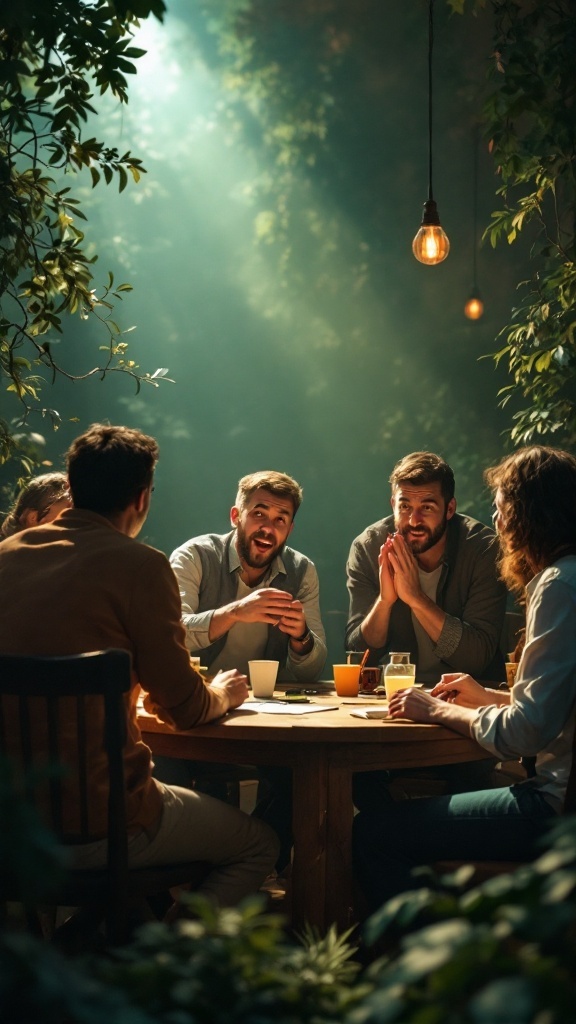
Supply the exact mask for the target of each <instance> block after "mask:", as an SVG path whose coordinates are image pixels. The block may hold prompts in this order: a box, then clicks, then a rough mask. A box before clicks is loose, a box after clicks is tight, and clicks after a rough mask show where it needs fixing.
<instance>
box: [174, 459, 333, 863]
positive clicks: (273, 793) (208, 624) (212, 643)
mask: <svg viewBox="0 0 576 1024" xmlns="http://www.w3.org/2000/svg"><path fill="white" fill-rule="evenodd" d="M301 502H302V488H301V487H300V485H299V484H298V483H297V482H296V480H294V479H293V478H292V477H290V476H288V475H287V474H286V473H279V472H276V471H275V470H263V471H260V472H256V473H250V474H249V475H248V476H244V477H242V479H241V480H240V481H239V483H238V491H237V494H236V501H235V503H234V505H233V506H232V509H231V511H230V522H231V525H232V530H231V531H230V532H229V533H226V534H216V533H209V534H204V535H202V536H198V537H193V538H192V539H191V540H189V541H187V542H186V543H185V544H182V545H181V547H179V548H177V549H176V550H175V551H174V552H173V553H172V555H171V558H170V562H171V564H172V568H173V569H174V572H175V574H176V578H177V580H178V584H179V587H180V596H181V599H182V617H183V622H184V626H185V628H186V641H187V644H188V648H189V650H190V652H191V653H192V654H194V655H200V657H201V659H202V662H203V663H204V664H205V665H206V666H207V667H208V669H209V671H210V673H213V672H215V671H216V670H217V669H231V668H237V669H239V670H240V671H241V672H247V671H248V662H249V661H250V660H251V659H258V658H266V659H272V660H274V661H278V662H279V674H278V677H279V679H280V680H282V679H284V680H298V681H301V682H313V681H314V680H317V679H318V678H319V676H320V673H321V672H322V669H323V668H324V662H325V660H326V639H325V633H324V627H323V625H322V619H321V616H320V596H319V583H318V574H317V572H316V568H315V566H314V563H313V562H312V561H310V559H309V558H307V557H306V555H303V554H301V553H300V552H299V551H296V550H295V549H294V548H291V547H288V546H287V544H286V542H287V540H288V538H289V537H290V535H291V533H292V530H293V529H294V519H295V516H296V513H297V511H298V509H299V507H300V504H301ZM210 770H211V773H213V769H212V768H211V769H210ZM202 772H203V769H202V766H201V765H197V764H190V763H188V764H185V763H183V762H175V761H171V759H169V758H162V759H161V760H160V759H157V764H156V775H157V777H158V778H163V779H166V780H168V781H169V780H171V779H179V780H180V781H181V782H182V783H184V784H186V783H188V784H190V777H191V773H192V774H194V773H196V775H197V779H196V785H198V786H199V787H202V786H203V785H204V782H203V780H202ZM254 775H257V776H258V777H259V779H260V780H261V785H260V786H259V790H258V802H257V806H256V809H255V811H254V813H255V815H256V816H257V817H260V818H262V819H263V820H264V821H267V822H268V823H269V824H270V825H271V826H272V827H273V828H274V829H275V831H276V832H277V834H278V835H279V836H280V839H281V848H280V854H279V857H278V862H277V867H278V870H279V871H280V870H282V869H283V868H285V867H286V865H287V864H288V862H289V859H290V850H291V845H292V836H291V824H292V810H291V770H290V769H288V768H272V767H261V768H260V769H259V770H258V771H256V770H254Z"/></svg>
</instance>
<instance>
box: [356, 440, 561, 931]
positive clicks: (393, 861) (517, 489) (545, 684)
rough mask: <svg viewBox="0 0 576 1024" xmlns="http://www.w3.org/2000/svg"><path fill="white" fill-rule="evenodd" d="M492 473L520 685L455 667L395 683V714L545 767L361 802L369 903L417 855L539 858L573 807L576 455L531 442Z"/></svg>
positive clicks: (401, 876)
mask: <svg viewBox="0 0 576 1024" xmlns="http://www.w3.org/2000/svg"><path fill="white" fill-rule="evenodd" d="M486 479H487V481H488V484H489V485H490V487H491V488H492V491H493V493H494V500H495V506H496V517H495V523H496V529H497V531H498V537H499V541H500V546H501V563H500V572H501V574H502V578H503V579H504V580H505V581H506V583H508V584H509V586H510V587H511V589H513V590H514V591H515V592H516V593H517V594H519V595H522V594H523V595H524V596H525V599H526V605H527V619H526V642H525V645H524V650H523V652H522V655H521V658H520V663H519V665H518V672H517V675H516V680H515V682H514V685H513V687H512V690H511V691H510V692H503V691H501V690H486V689H484V688H483V687H482V686H480V685H479V684H478V682H477V681H476V680H474V679H473V678H472V677H471V676H470V675H468V674H464V673H459V672H451V673H446V674H444V675H443V677H442V680H441V682H440V683H439V684H438V685H437V686H435V687H434V689H433V690H432V692H431V693H427V692H425V691H423V690H420V689H418V688H415V687H412V692H411V691H410V690H409V689H406V690H401V691H399V692H398V693H396V694H394V695H393V696H392V697H391V699H390V715H391V717H392V718H407V719H411V720H412V721H414V722H431V723H436V724H438V725H442V726H445V727H448V728H450V729H453V730H455V732H457V733H461V734H462V735H463V736H472V738H473V739H474V740H476V742H477V743H479V744H480V745H481V746H482V747H484V748H485V749H486V751H487V752H489V753H491V754H493V755H494V756H495V757H498V758H499V759H506V758H519V757H530V756H535V757H536V764H535V772H534V775H533V777H532V778H527V779H524V780H523V781H522V782H518V783H516V784H515V785H513V786H511V787H506V786H503V787H500V788H495V789H487V790H481V791H478V792H471V793H459V794H456V795H451V796H438V797H432V798H429V799H422V800H410V801H398V802H397V803H389V804H388V805H387V806H381V807H380V808H378V809H376V808H372V809H370V810H369V811H361V812H360V814H358V815H357V817H356V819H355V821H354V859H355V866H356V872H357V875H358V878H359V880H360V884H361V887H362V890H363V892H364V895H365V898H366V901H367V904H368V909H369V910H370V911H373V910H375V909H376V908H377V907H378V906H380V905H381V904H382V903H383V902H384V901H385V900H387V899H389V898H390V897H392V896H395V895H396V894H398V893H400V892H404V891H406V890H407V889H414V888H417V887H418V885H419V882H418V880H417V879H416V878H414V877H412V874H411V871H412V868H413V867H414V866H416V865H418V864H431V863H434V861H439V860H447V859H449V860H456V861H465V862H466V861H470V860H471V861H482V860H499V861H502V860H505V861H506V860H510V861H529V860H532V859H533V857H534V856H536V854H537V852H538V842H539V839H540V838H541V836H542V835H543V834H544V833H545V832H546V831H547V830H548V829H549V827H550V825H551V824H552V823H553V822H554V820H555V819H556V818H557V815H558V814H559V813H561V812H562V811H563V810H565V809H566V810H570V811H573V810H574V799H575V787H574V781H575V779H574V767H573V761H574V752H575V748H574V729H575V726H576V722H575V716H576V633H575V630H574V622H575V620H576V517H575V515H574V509H575V508H576V459H575V458H574V456H573V455H571V454H570V453H569V452H564V451H560V450H556V449H554V448H546V447H540V446H536V445H535V446H534V447H528V448H521V449H519V450H518V451H516V452H514V453H513V454H512V455H509V456H507V457H506V458H504V459H503V460H502V462H501V463H500V464H499V465H497V466H495V467H493V468H492V469H489V470H487V472H486ZM420 884H428V882H422V881H421V882H420Z"/></svg>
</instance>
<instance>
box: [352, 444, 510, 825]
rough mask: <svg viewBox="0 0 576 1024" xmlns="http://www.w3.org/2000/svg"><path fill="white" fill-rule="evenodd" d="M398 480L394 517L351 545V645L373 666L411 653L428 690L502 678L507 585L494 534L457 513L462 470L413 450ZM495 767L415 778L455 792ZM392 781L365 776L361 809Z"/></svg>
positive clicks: (483, 779) (486, 779) (357, 787)
mask: <svg viewBox="0 0 576 1024" xmlns="http://www.w3.org/2000/svg"><path fill="white" fill-rule="evenodd" d="M390 484H391V487H392V496H391V499H390V502H391V505H392V509H393V514H392V515H391V516H388V517H387V518H386V519H381V520H380V521H379V522H377V523H374V524H373V525H372V526H369V527H367V529H366V530H364V532H363V533H362V534H360V536H359V537H357V538H356V539H355V540H354V542H353V543H352V546H351V549H350V555H349V558H348V563H347V566H346V571H347V577H348V590H349V595H350V612H349V617H348V625H347V630H346V646H347V648H348V649H349V650H364V649H365V648H370V651H371V660H372V661H373V662H374V663H377V662H378V661H385V660H386V658H387V654H388V652H389V651H409V652H410V653H411V655H412V658H413V660H415V662H416V679H417V681H418V682H421V683H424V684H425V685H426V686H431V685H433V684H435V683H437V682H438V680H439V678H440V676H441V675H442V673H443V672H450V671H455V670H457V671H461V672H470V673H474V674H475V675H476V677H477V678H478V679H479V680H481V681H491V682H498V681H500V680H504V679H505V670H504V661H503V658H502V654H501V653H500V651H499V647H498V644H499V640H500V634H501V632H502V626H503V622H504V614H505V607H506V588H505V586H504V584H503V583H502V581H501V580H500V579H499V578H498V573H497V570H496V557H497V551H498V545H497V543H496V540H495V535H494V532H493V531H492V530H490V529H489V528H488V527H486V526H484V525H483V524H482V523H479V522H477V521H476V520H475V519H471V518H469V517H468V516H463V515H460V514H459V513H457V512H456V498H455V497H454V491H455V485H454V473H453V472H452V469H451V468H450V466H449V465H448V464H447V463H446V462H445V461H444V459H442V458H440V456H439V455H435V454H433V453H432V452H412V454H410V455H406V456H405V457H404V458H403V459H401V460H400V461H399V462H398V463H397V464H396V466H395V467H394V469H393V471H392V474H391V476H390ZM493 764H494V761H493V760H492V759H490V760H488V759H487V760H486V761H485V762H482V761H480V762H470V763H469V764H468V765H466V766H465V767H464V766H462V765H457V766H453V765H447V766H444V767H442V768H441V770H439V769H438V768H436V769H433V770H428V769H422V770H421V771H420V772H419V773H417V772H411V774H418V775H419V776H420V777H424V776H427V777H433V778H435V779H437V778H440V779H442V780H443V781H444V783H446V784H447V785H448V787H449V789H450V791H452V792H457V791H458V790H465V789H467V788H468V789H469V788H471V787H472V788H477V787H479V786H481V785H490V784H491V772H492V767H493ZM404 774H405V773H404ZM388 778H390V776H389V775H388ZM385 782H386V776H382V775H381V774H380V773H371V772H370V773H361V775H360V776H357V777H356V778H355V784H354V795H355V803H356V805H357V806H360V805H362V806H363V805H365V804H366V802H367V800H369V799H370V800H372V799H375V800H378V799H381V798H386V797H387V793H386V792H385V787H384V784H385Z"/></svg>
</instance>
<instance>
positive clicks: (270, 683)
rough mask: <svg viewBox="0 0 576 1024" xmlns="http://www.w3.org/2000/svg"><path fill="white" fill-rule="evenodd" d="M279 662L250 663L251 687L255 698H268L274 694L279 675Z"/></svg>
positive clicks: (262, 661)
mask: <svg viewBox="0 0 576 1024" xmlns="http://www.w3.org/2000/svg"><path fill="white" fill-rule="evenodd" d="M279 664H280V663H279V662H278V661H266V660H261V661H249V662H248V670H249V672H250V685H251V687H252V693H253V695H254V696H255V697H259V698H268V697H271V696H272V694H273V693H274V687H275V685H276V676H277V675H278V665H279Z"/></svg>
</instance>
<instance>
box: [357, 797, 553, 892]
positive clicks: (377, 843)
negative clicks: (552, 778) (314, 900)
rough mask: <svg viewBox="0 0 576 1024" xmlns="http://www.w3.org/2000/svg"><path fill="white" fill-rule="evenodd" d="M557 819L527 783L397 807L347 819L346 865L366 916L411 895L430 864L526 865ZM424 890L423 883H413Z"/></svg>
mask: <svg viewBox="0 0 576 1024" xmlns="http://www.w3.org/2000/svg"><path fill="white" fill-rule="evenodd" d="M556 818H557V814H556V811H555V810H554V809H553V808H552V807H551V806H550V804H548V803H547V802H546V800H545V799H544V797H543V796H542V794H541V793H540V792H539V791H538V790H537V789H536V787H535V786H532V785H530V783H518V784H516V785H514V786H511V787H503V788H501V789H484V790H481V791H480V792H475V793H456V794H451V795H446V796H436V797H429V798H424V799H419V800H418V799H417V800H401V801H398V802H397V803H392V802H391V803H387V804H385V805H383V806H382V807H381V808H379V809H377V810H376V809H375V808H374V807H372V808H370V809H367V810H364V811H361V812H360V813H359V814H358V815H357V816H356V818H355V819H354V832H353V857H354V868H355V872H356V875H357V878H358V882H359V884H360V887H361V889H362V892H363V894H364V898H365V900H366V904H367V906H368V908H369V910H370V911H371V912H373V911H374V910H377V909H378V907H380V906H381V905H382V904H383V903H385V902H386V900H388V899H390V898H391V897H392V896H396V895H397V894H398V893H400V892H405V891H407V890H409V889H416V888H418V885H419V882H418V880H417V879H414V878H412V877H411V871H412V868H414V867H416V866H418V865H422V864H431V863H433V862H434V861H437V860H463V861H467V860H474V861H476V860H517V861H529V860H531V859H533V857H534V856H536V855H537V854H538V852H539V850H538V846H537V842H538V840H539V838H540V837H541V836H542V835H543V834H544V833H545V832H546V831H547V830H548V828H549V826H550V825H551V824H552V822H553V821H554V820H555V819H556ZM420 884H423V883H420Z"/></svg>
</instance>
